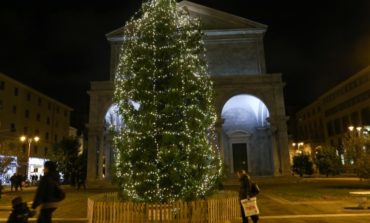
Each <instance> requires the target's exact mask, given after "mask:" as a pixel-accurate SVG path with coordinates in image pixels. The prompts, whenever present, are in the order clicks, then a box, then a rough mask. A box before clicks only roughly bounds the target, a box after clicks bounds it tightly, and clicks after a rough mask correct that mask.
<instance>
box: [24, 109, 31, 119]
mask: <svg viewBox="0 0 370 223" xmlns="http://www.w3.org/2000/svg"><path fill="white" fill-rule="evenodd" d="M24 117H26V118H28V117H30V111H29V110H28V109H27V110H26V111H25V112H24Z"/></svg>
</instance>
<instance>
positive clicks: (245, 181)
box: [237, 170, 259, 223]
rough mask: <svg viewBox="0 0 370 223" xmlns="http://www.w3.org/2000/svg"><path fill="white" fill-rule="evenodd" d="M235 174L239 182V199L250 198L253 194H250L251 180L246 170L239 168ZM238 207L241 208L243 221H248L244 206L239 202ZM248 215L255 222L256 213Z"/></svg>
mask: <svg viewBox="0 0 370 223" xmlns="http://www.w3.org/2000/svg"><path fill="white" fill-rule="evenodd" d="M237 175H238V177H239V182H240V189H239V199H240V200H243V199H246V198H251V197H253V196H255V195H252V191H251V188H252V181H251V179H250V176H249V175H248V174H247V172H246V171H245V170H239V171H238V172H237ZM240 208H241V214H242V220H243V223H248V217H247V216H246V215H245V213H244V208H243V206H242V205H241V204H240ZM250 217H251V219H252V221H253V223H257V222H258V220H259V217H258V215H252V216H250Z"/></svg>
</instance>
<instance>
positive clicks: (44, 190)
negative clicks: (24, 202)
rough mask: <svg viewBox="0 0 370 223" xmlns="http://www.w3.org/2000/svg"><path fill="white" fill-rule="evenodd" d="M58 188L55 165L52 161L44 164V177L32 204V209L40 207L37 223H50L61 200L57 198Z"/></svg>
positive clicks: (57, 175)
mask: <svg viewBox="0 0 370 223" xmlns="http://www.w3.org/2000/svg"><path fill="white" fill-rule="evenodd" d="M59 188H60V187H59V174H58V172H57V165H56V163H55V162H53V161H46V162H45V163H44V176H43V177H41V179H40V182H39V185H38V187H37V190H36V194H35V198H34V200H33V203H32V208H33V209H35V208H37V207H38V206H41V210H40V214H39V216H38V218H37V223H51V219H52V214H53V212H54V211H55V210H56V209H57V207H58V205H59V201H60V200H61V199H60V198H59V197H58V193H59V192H58V190H59ZM62 199H63V198H62Z"/></svg>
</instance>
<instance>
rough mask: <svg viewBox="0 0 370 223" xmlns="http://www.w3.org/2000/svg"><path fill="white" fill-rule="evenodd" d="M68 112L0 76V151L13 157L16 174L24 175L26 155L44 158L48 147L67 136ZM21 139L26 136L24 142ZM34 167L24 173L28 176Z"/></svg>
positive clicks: (36, 92) (29, 89)
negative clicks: (28, 172)
mask: <svg viewBox="0 0 370 223" xmlns="http://www.w3.org/2000/svg"><path fill="white" fill-rule="evenodd" d="M71 111H72V109H71V108H70V107H68V106H67V105H64V104H62V103H61V102H59V101H57V100H55V99H52V98H50V97H48V96H47V95H44V94H42V93H40V92H38V91H36V90H34V89H32V88H31V87H29V86H26V85H24V84H22V83H20V82H19V81H17V80H15V79H12V78H10V77H8V76H6V75H4V74H1V73H0V146H1V151H4V152H6V153H9V155H16V156H17V160H18V168H19V171H21V173H22V174H25V173H26V172H25V171H26V169H27V168H25V166H24V165H25V164H26V163H27V156H28V157H30V158H41V159H46V158H47V157H48V155H49V154H50V153H51V149H52V145H53V144H55V143H57V142H59V141H60V140H61V139H63V138H64V137H67V136H68V131H69V127H70V113H71ZM21 136H25V137H26V138H25V141H24V142H22V141H20V137H21ZM36 136H37V137H39V140H38V141H37V140H35V139H34V137H36ZM30 140H31V141H30ZM36 141H37V142H36ZM41 165H42V164H41ZM35 168H36V167H35ZM35 168H28V170H29V171H30V172H31V173H32V171H33V170H34V169H35ZM36 171H37V170H36Z"/></svg>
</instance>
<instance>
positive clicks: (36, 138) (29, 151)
mask: <svg viewBox="0 0 370 223" xmlns="http://www.w3.org/2000/svg"><path fill="white" fill-rule="evenodd" d="M19 139H20V141H21V142H26V141H27V142H28V150H27V165H26V175H27V179H28V166H29V164H30V155H31V144H32V142H38V141H39V140H40V137H38V136H34V137H31V138H29V137H27V136H24V135H23V136H21V137H20V138H19Z"/></svg>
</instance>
